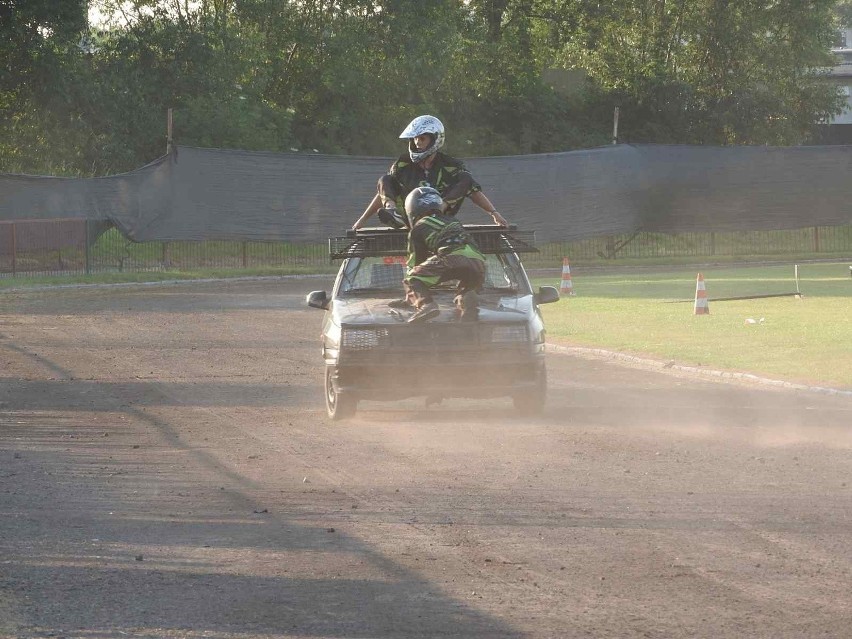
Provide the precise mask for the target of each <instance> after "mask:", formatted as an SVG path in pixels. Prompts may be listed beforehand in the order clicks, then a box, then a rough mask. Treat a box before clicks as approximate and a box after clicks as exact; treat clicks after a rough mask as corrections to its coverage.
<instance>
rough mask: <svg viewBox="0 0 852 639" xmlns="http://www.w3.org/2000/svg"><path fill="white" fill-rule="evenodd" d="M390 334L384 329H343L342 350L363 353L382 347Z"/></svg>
mask: <svg viewBox="0 0 852 639" xmlns="http://www.w3.org/2000/svg"><path fill="white" fill-rule="evenodd" d="M389 337H390V334H389V333H388V329H386V328H344V329H343V344H342V348H346V349H350V350H353V351H365V350H369V349H371V348H378V347H380V346H384V345H385V344H387V342H388V338H389Z"/></svg>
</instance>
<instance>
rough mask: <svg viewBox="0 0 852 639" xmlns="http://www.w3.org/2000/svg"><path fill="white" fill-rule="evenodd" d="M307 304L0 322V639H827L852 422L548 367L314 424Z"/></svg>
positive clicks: (260, 288)
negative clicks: (497, 396) (510, 392)
mask: <svg viewBox="0 0 852 639" xmlns="http://www.w3.org/2000/svg"><path fill="white" fill-rule="evenodd" d="M324 283H325V282H323V281H318V280H297V281H286V282H282V281H272V282H269V281H267V282H255V283H245V282H243V283H228V284H221V283H220V284H198V283H196V284H191V285H179V286H170V287H169V286H165V287H164V286H158V287H136V288H120V289H108V290H103V289H83V290H53V291H49V292H41V293H11V294H10V293H5V294H3V295H0V370H1V371H2V373H1V374H0V636H11V637H44V636H50V637H61V636H64V637H95V638H102V637H125V636H136V637H140V636H141V637H240V638H246V637H266V636H275V637H438V636H440V637H714V638H719V637H773V638H777V637H817V636H819V637H822V636H826V637H850V636H852V630H850V628H852V600H850V592H852V400H850V399H849V398H848V397H847V398H843V397H829V396H824V395H817V394H806V393H794V392H790V391H779V390H774V389H764V388H755V387H744V386H735V385H727V384H720V383H714V382H709V381H697V380H693V379H685V378H679V377H676V376H673V375H668V374H664V373H653V372H649V371H644V370H637V369H632V368H625V367H623V366H620V365H619V364H617V363H613V362H604V361H589V360H582V359H575V358H572V357H569V356H566V355H551V356H550V358H549V361H548V365H549V368H550V373H551V375H550V387H551V388H550V390H551V394H550V404H549V407H548V410H547V413H546V415H545V416H544V417H543V418H540V419H537V420H535V421H523V420H520V419H518V418H515V417H513V416H512V415H511V409H510V402H509V401H508V400H505V401H504V400H498V401H491V402H468V401H461V400H458V401H453V402H448V403H445V404H444V405H443V406H440V407H437V408H431V409H430V410H429V411H428V412H427V411H424V410H423V409H422V403H421V402H420V401H413V400H412V401H408V402H401V403H395V404H378V403H365V404H363V405H362V411H361V412H360V413H359V417H358V418H357V419H356V420H354V421H353V422H351V423H345V424H336V423H332V422H329V421H328V420H327V419H326V418H325V414H324V408H323V405H322V390H321V380H322V377H321V375H322V370H321V366H320V358H319V346H318V334H319V327H320V318H321V313H320V312H318V311H315V310H309V309H307V308H305V307H304V306H303V299H304V294H305V292H306V291H308V290H310V289H312V288H321V287H322V285H323V284H324Z"/></svg>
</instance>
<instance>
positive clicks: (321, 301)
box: [306, 291, 328, 310]
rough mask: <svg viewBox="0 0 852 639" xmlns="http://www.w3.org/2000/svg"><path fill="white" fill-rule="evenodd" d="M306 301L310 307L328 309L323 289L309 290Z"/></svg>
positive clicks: (326, 295)
mask: <svg viewBox="0 0 852 639" xmlns="http://www.w3.org/2000/svg"><path fill="white" fill-rule="evenodd" d="M306 301H307V303H308V306H310V307H311V308H321V309H323V310H328V294H327V293H326V292H325V291H311V292H310V293H308V298H307V300H306Z"/></svg>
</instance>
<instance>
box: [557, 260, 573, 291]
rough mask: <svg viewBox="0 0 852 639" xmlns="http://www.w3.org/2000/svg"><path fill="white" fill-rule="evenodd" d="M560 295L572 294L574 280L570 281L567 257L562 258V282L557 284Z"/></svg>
mask: <svg viewBox="0 0 852 639" xmlns="http://www.w3.org/2000/svg"><path fill="white" fill-rule="evenodd" d="M559 294H560V295H573V294H574V282H572V281H571V267H570V266H569V265H568V258H567V257H563V258H562V282H560V284H559Z"/></svg>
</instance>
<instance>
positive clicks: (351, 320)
mask: <svg viewBox="0 0 852 639" xmlns="http://www.w3.org/2000/svg"><path fill="white" fill-rule="evenodd" d="M393 299H395V298H392V297H388V298H375V297H371V298H363V297H344V298H337V299H335V300H334V301H333V303H332V309H331V311H332V313H333V314H334V316H335V319H336V320H337V323H339V324H348V325H352V324H369V325H375V324H397V323H400V322H404V321H405V320H406V319H407V318H408V317H409V315H410V311H408V310H402V311H396V310H394V309H392V308H390V307H389V306H388V302H390V301H391V300H393ZM434 299H435V301H436V302H437V303H438V305H439V306H440V308H441V314H440V315H439V316H438V317H436V318H435V319H433V320H431V322H432V323H435V322H442V321H443V322H453V321H456V320H457V319H458V316H457V314H456V311H455V306H454V305H453V296H452V295H450V294H446V295H435V297H434ZM532 310H533V297H532V295H509V296H499V295H483V296H480V299H479V321H481V322H524V321H526V320H527V317H528V316H529V314H530V313H531V312H532Z"/></svg>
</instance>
